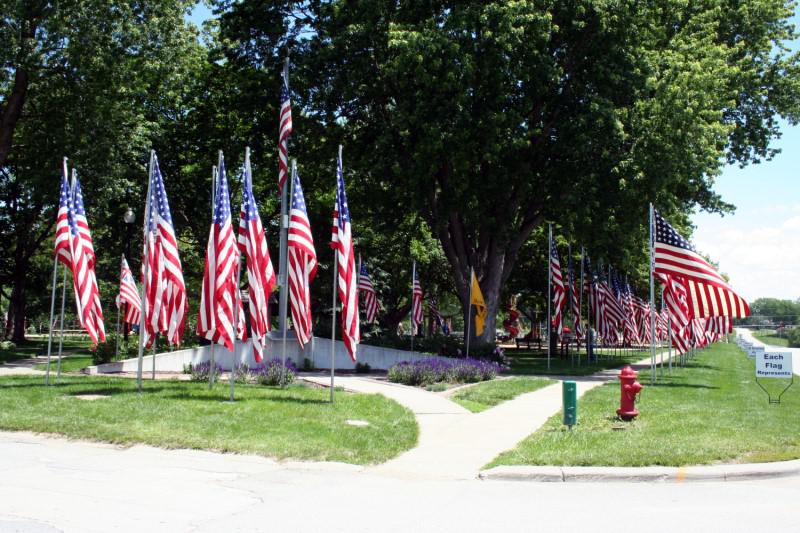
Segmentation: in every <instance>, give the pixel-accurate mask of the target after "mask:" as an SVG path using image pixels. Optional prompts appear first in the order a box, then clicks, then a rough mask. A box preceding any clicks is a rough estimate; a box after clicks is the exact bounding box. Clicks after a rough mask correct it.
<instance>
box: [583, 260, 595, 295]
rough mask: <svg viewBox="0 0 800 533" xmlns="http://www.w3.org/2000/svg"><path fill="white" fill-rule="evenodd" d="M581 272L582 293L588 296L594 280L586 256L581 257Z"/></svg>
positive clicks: (590, 264)
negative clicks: (582, 273)
mask: <svg viewBox="0 0 800 533" xmlns="http://www.w3.org/2000/svg"><path fill="white" fill-rule="evenodd" d="M583 272H584V276H583V292H584V293H586V294H589V293H590V292H591V290H592V285H593V283H594V279H593V277H592V262H591V261H590V260H589V256H588V255H586V256H584V257H583Z"/></svg>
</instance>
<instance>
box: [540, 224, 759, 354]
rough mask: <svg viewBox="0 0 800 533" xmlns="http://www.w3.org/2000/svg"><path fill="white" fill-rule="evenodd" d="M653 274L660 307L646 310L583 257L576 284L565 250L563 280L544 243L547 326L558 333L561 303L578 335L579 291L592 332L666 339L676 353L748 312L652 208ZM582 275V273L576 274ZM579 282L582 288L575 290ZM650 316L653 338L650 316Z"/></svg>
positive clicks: (554, 253) (611, 337) (631, 341)
mask: <svg viewBox="0 0 800 533" xmlns="http://www.w3.org/2000/svg"><path fill="white" fill-rule="evenodd" d="M653 226H654V229H655V231H654V232H653V237H652V238H653V243H652V244H653V246H652V265H653V274H654V277H655V279H657V280H658V281H659V282H660V283H661V285H662V291H663V292H662V309H661V310H660V311H658V310H655V309H651V305H652V304H651V302H647V301H645V300H643V299H641V298H639V297H637V296H636V295H635V294H633V291H632V290H631V287H630V285H629V284H628V283H627V282H625V283H624V284H623V283H622V281H621V280H620V278H619V276H618V275H616V273H615V272H612V271H611V270H610V269H609V274H608V279H607V280H603V279H599V278H598V277H597V276H592V275H591V264H590V261H589V258H588V257H583V259H582V267H583V270H585V271H586V272H588V273H590V274H589V275H588V276H587V277H586V278H584V279H583V280H582V281H581V283H580V284H579V283H577V282H576V280H575V275H574V271H573V268H572V261H571V254H570V261H569V267H568V272H567V282H566V284H565V282H564V278H563V276H562V272H561V264H560V261H559V257H558V250H557V248H556V246H555V244H554V243H552V239H551V246H550V254H549V255H550V260H549V264H550V267H549V268H550V280H551V281H550V283H551V286H550V288H551V291H552V304H553V307H554V309H553V312H552V314H551V318H552V322H551V327H552V328H553V330H554V331H555V332H557V333H558V334H559V335H561V334H562V333H563V312H562V311H563V308H564V305H565V302H566V301H569V302H570V309H571V312H572V315H573V318H574V321H575V334H576V336H577V338H578V339H581V338H582V337H583V330H582V327H581V317H580V307H581V306H580V300H579V298H580V291H581V290H582V291H583V292H584V293H586V294H588V295H589V302H590V304H589V308H590V311H591V314H592V316H593V317H594V321H595V328H596V331H597V332H598V333H599V334H600V335H601V336H602V337H603V338H604V339H605V340H606V342H609V343H611V344H617V343H619V342H623V343H624V344H628V345H643V344H650V343H651V342H654V340H657V341H664V340H666V339H667V338H669V339H671V342H672V345H673V347H674V348H675V349H676V350H677V351H678V353H685V352H686V351H687V350H688V349H689V348H690V347H691V346H705V345H706V344H708V342H713V341H714V340H716V339H718V338H719V337H720V336H722V335H724V334H726V333H730V332H731V331H732V322H731V319H733V318H744V317H746V316H748V315H749V314H750V308H749V306H748V305H747V302H746V301H745V300H744V299H743V298H742V297H741V296H739V295H738V294H737V293H736V292H735V291H734V290H733V288H732V287H731V286H730V285H729V284H728V283H727V282H726V281H725V279H724V278H723V277H722V276H721V275H720V274H719V273H718V272H717V271H716V269H715V268H714V267H713V266H711V265H710V264H709V263H708V261H707V260H706V259H705V258H703V257H702V256H701V255H700V254H699V253H698V252H697V250H696V249H695V248H694V246H692V245H691V244H690V243H689V241H687V240H686V239H684V238H683V237H682V236H681V235H680V234H679V233H678V232H677V231H676V230H675V229H674V228H673V227H672V226H671V225H670V224H669V223H668V222H667V221H666V220H665V219H664V218H663V217H662V216H661V215H660V214H659V213H658V212H656V211H654V212H653ZM581 275H582V276H583V271H582V272H581ZM579 285H580V286H581V287H582V288H581V289H579V288H578V287H579ZM653 315H654V316H655V319H656V320H655V325H656V328H655V330H656V339H653V338H652V337H653V334H652V328H651V324H650V317H651V316H653Z"/></svg>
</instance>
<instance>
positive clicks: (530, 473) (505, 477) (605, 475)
mask: <svg viewBox="0 0 800 533" xmlns="http://www.w3.org/2000/svg"><path fill="white" fill-rule="evenodd" d="M789 476H800V459H797V460H793V461H782V462H775V463H747V464H731V465H712V466H686V467H671V466H644V467H595V466H497V467H495V468H490V469H489V470H483V471H481V472H480V473H479V474H478V478H479V479H481V480H485V481H535V482H544V483H554V482H555V483H558V482H562V483H574V482H579V483H580V482H584V483H585V482H598V481H599V482H623V483H653V482H665V483H684V482H696V481H749V480H755V479H774V478H781V477H789Z"/></svg>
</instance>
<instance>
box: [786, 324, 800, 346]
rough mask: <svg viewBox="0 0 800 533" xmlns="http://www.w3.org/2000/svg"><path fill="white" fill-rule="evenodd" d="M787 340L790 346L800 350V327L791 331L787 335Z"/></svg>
mask: <svg viewBox="0 0 800 533" xmlns="http://www.w3.org/2000/svg"><path fill="white" fill-rule="evenodd" d="M786 339H787V340H788V341H789V346H793V347H795V348H800V327H799V328H793V329H790V330H789V332H788V333H787V335H786Z"/></svg>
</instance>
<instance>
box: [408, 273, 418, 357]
mask: <svg viewBox="0 0 800 533" xmlns="http://www.w3.org/2000/svg"><path fill="white" fill-rule="evenodd" d="M416 279H417V262H416V261H412V262H411V314H410V315H409V316H410V318H411V329H410V331H411V351H412V352H413V351H414V282H415V281H416Z"/></svg>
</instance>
